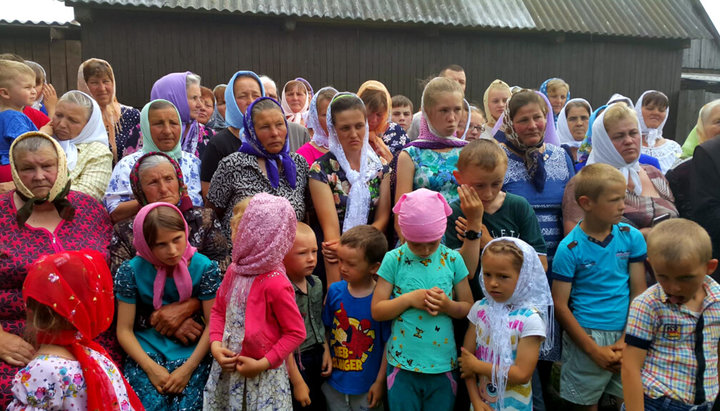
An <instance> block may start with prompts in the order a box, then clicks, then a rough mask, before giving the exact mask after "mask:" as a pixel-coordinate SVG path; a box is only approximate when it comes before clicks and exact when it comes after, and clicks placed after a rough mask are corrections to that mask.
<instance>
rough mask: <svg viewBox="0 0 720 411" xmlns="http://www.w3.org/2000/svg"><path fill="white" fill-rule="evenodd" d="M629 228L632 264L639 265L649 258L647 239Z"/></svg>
mask: <svg viewBox="0 0 720 411" xmlns="http://www.w3.org/2000/svg"><path fill="white" fill-rule="evenodd" d="M628 228H630V245H631V247H632V248H631V251H630V262H631V263H637V262H642V261H645V259H646V258H647V243H646V242H645V237H644V236H643V235H642V233H641V232H640V230H638V229H637V228H635V227H629V226H628ZM553 264H554V263H553Z"/></svg>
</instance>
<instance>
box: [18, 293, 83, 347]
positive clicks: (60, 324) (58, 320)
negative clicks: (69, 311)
mask: <svg viewBox="0 0 720 411" xmlns="http://www.w3.org/2000/svg"><path fill="white" fill-rule="evenodd" d="M26 313H27V325H26V327H25V338H26V340H27V341H29V342H30V343H31V344H32V345H33V346H37V345H38V344H37V333H38V332H40V331H42V332H44V333H47V334H49V335H53V334H55V333H58V332H60V331H68V330H75V329H76V328H75V327H74V326H73V325H72V324H70V322H69V321H68V320H66V319H65V318H63V317H62V316H61V315H60V314H58V313H57V312H56V311H55V310H53V309H52V308H50V307H48V306H47V305H45V304H43V303H41V302H39V301H37V300H35V299H34V298H28V301H27V310H26Z"/></svg>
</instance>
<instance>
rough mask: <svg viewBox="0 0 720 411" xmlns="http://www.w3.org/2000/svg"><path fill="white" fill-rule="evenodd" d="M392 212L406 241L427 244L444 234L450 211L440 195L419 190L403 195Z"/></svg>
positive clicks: (422, 189)
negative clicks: (395, 215)
mask: <svg viewBox="0 0 720 411" xmlns="http://www.w3.org/2000/svg"><path fill="white" fill-rule="evenodd" d="M393 212H394V213H395V214H397V215H398V224H399V225H400V231H401V232H402V235H403V237H405V239H406V240H408V241H413V242H416V243H429V242H432V241H436V240H439V239H440V238H442V236H443V234H445V228H446V227H447V218H448V216H449V215H451V214H452V209H451V208H450V206H449V205H448V203H447V201H445V197H443V196H442V194H440V193H437V192H435V191H430V190H428V189H426V188H420V189H417V190H415V191H413V192H412V193H407V194H403V195H402V197H400V200H398V202H397V204H395V207H393Z"/></svg>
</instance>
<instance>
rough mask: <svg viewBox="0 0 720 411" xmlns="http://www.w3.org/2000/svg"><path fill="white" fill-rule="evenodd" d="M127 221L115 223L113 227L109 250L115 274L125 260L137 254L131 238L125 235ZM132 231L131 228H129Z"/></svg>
mask: <svg viewBox="0 0 720 411" xmlns="http://www.w3.org/2000/svg"><path fill="white" fill-rule="evenodd" d="M125 224H126V223H125V222H122V223H118V224H115V226H114V227H113V235H112V240H110V246H108V251H109V252H110V272H111V273H113V275H115V273H117V271H118V269H119V268H120V266H121V265H122V263H124V262H125V261H128V260H131V259H132V258H133V257H134V256H135V247H133V246H132V242H131V241H129V240H130V239H129V238H128V237H126V236H125V235H123V229H124V228H125ZM127 230H128V231H130V228H128V229H127Z"/></svg>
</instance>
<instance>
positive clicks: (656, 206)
mask: <svg viewBox="0 0 720 411" xmlns="http://www.w3.org/2000/svg"><path fill="white" fill-rule="evenodd" d="M592 134H593V135H592V151H591V152H590V157H589V158H588V161H587V162H588V164H593V163H605V164H610V165H611V166H613V167H615V168H617V169H618V170H620V171H621V172H622V173H623V174H624V175H625V179H626V180H627V183H628V185H627V193H626V197H625V212H624V214H623V216H624V217H623V222H626V223H628V224H632V225H633V226H635V227H636V228H638V229H639V230H640V231H642V232H643V234H646V235H647V233H649V232H650V229H651V228H652V225H653V222H654V221H656V218H669V217H677V216H678V212H677V209H676V208H675V204H674V201H675V198H674V197H673V194H672V192H671V191H670V188H669V185H668V182H667V180H666V179H665V177H664V176H663V174H662V172H660V170H658V169H657V168H655V167H653V166H651V165H647V164H640V163H639V158H640V147H641V140H642V134H641V133H640V127H639V125H638V118H637V114H636V113H635V110H633V109H632V108H630V107H628V106H627V105H625V104H623V103H615V104H611V105H610V106H609V107H608V108H607V109H606V110H605V111H603V112H602V113H601V114H600V115H599V116H598V117H597V119H596V121H595V123H593V126H592ZM582 217H583V211H582V209H581V208H580V206H579V205H578V204H577V202H576V201H575V181H574V180H571V181H570V183H569V184H568V185H567V187H566V189H565V196H564V198H563V220H564V225H565V233H566V234H567V233H569V232H570V231H571V230H572V229H573V228H574V227H575V225H576V224H577V223H578V222H579V221H580V220H581V219H582Z"/></svg>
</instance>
